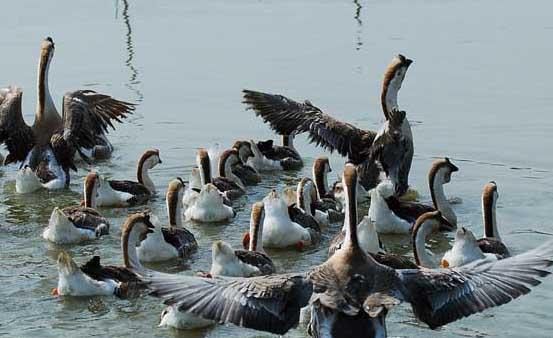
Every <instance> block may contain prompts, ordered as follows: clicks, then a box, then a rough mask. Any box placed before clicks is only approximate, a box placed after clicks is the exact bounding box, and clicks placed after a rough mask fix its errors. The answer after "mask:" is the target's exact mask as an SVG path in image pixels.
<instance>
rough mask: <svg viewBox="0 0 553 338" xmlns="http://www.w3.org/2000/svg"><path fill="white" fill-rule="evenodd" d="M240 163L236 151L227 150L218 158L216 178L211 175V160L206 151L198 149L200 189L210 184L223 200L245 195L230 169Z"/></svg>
mask: <svg viewBox="0 0 553 338" xmlns="http://www.w3.org/2000/svg"><path fill="white" fill-rule="evenodd" d="M239 163H241V161H240V158H239V157H238V151H237V150H236V149H227V150H225V151H223V152H222V153H221V155H220V156H219V161H218V163H217V173H218V176H217V177H212V175H211V160H210V157H209V153H208V151H207V150H206V149H204V148H200V149H199V150H198V154H197V156H196V164H197V166H198V168H199V170H200V178H201V183H202V188H203V187H204V186H205V185H206V184H208V183H211V184H213V185H214V186H216V187H217V189H218V190H219V191H220V192H221V193H222V194H223V196H224V197H225V198H228V199H231V200H232V199H236V198H238V197H240V196H242V195H244V194H245V193H246V189H245V186H244V184H243V183H242V181H241V180H240V179H239V178H238V177H237V176H236V175H234V173H233V172H232V167H233V166H235V165H237V164H239Z"/></svg>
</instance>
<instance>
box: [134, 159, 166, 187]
mask: <svg viewBox="0 0 553 338" xmlns="http://www.w3.org/2000/svg"><path fill="white" fill-rule="evenodd" d="M158 163H161V159H160V158H159V150H158V149H148V150H146V151H145V152H144V154H142V156H140V159H139V160H138V165H137V168H136V178H137V180H138V183H140V184H142V185H144V186H145V187H146V188H148V190H149V191H150V192H151V193H155V192H156V186H155V184H154V182H153V181H152V179H151V178H150V175H149V173H148V170H150V169H152V168H154V167H155V166H156V165H157V164H158Z"/></svg>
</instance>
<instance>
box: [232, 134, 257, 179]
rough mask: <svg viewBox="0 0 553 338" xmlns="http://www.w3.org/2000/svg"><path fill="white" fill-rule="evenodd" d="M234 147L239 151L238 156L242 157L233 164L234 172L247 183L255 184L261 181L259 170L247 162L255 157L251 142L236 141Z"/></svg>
mask: <svg viewBox="0 0 553 338" xmlns="http://www.w3.org/2000/svg"><path fill="white" fill-rule="evenodd" d="M232 148H233V149H236V151H238V157H239V158H240V162H238V163H236V164H235V165H233V166H232V173H233V174H234V175H236V177H238V178H239V179H240V181H242V182H243V183H244V184H246V185H255V184H257V183H259V182H261V176H259V173H258V172H257V170H255V168H254V167H253V166H251V165H249V164H247V163H248V160H249V159H250V158H252V157H254V153H253V151H252V146H251V144H250V142H248V141H236V142H234V144H233V145H232Z"/></svg>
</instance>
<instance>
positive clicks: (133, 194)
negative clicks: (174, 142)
mask: <svg viewBox="0 0 553 338" xmlns="http://www.w3.org/2000/svg"><path fill="white" fill-rule="evenodd" d="M161 163H162V161H161V159H160V158H159V150H158V149H148V150H146V151H145V152H144V153H143V154H142V156H140V159H139V160H138V165H137V170H136V177H137V182H135V181H121V180H108V179H106V178H104V177H102V176H100V175H98V174H97V173H93V174H95V176H96V179H98V180H99V181H100V187H99V188H98V200H97V203H98V206H99V207H126V206H133V205H139V204H144V203H146V202H147V201H148V200H149V199H150V197H151V196H152V195H154V194H155V193H156V187H155V185H154V182H153V181H152V179H151V178H150V175H149V174H148V171H149V170H150V169H153V168H155V166H157V165H158V164H161ZM85 191H86V185H85Z"/></svg>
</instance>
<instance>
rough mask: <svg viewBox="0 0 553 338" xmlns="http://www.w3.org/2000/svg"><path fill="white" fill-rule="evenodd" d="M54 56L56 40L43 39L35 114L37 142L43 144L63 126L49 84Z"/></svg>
mask: <svg viewBox="0 0 553 338" xmlns="http://www.w3.org/2000/svg"><path fill="white" fill-rule="evenodd" d="M53 57H54V42H53V41H52V39H50V38H46V39H45V40H43V41H42V44H41V47H40V59H39V62H38V74H37V96H38V97H37V109H36V114H35V122H34V128H35V132H36V134H37V135H36V137H37V142H38V143H40V144H42V143H45V142H47V141H49V139H50V136H51V135H52V134H53V132H54V131H55V130H56V129H57V128H59V127H60V126H61V123H62V121H61V116H60V115H59V113H58V111H57V110H56V107H55V105H54V101H53V100H52V96H51V95H50V89H49V86H48V73H49V70H50V63H51V62H52V58H53Z"/></svg>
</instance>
